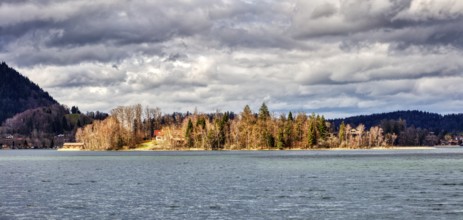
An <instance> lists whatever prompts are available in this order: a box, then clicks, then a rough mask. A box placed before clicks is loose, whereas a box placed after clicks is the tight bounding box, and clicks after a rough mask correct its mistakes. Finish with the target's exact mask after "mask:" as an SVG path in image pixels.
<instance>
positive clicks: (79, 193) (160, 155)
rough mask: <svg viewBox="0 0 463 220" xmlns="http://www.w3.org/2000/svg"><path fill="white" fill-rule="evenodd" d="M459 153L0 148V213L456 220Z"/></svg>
mask: <svg viewBox="0 0 463 220" xmlns="http://www.w3.org/2000/svg"><path fill="white" fill-rule="evenodd" d="M462 158H463V149H460V148H452V149H436V150H387V151H384V150H358V151H357V150H355V151H265V152H244V151H241V152H57V151H40V150H29V151H19V150H12V151H0V219H36V218H40V219H463V159H462Z"/></svg>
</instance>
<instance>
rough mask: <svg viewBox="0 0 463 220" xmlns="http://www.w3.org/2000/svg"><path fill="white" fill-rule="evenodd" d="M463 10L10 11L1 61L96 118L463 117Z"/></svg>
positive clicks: (160, 3)
mask: <svg viewBox="0 0 463 220" xmlns="http://www.w3.org/2000/svg"><path fill="white" fill-rule="evenodd" d="M462 55H463V1H461V0H302V1H297V0H286V1H285V0H275V1H273V0H169V1H165V0H150V1H148V0H145V1H143V0H140V1H137V0H132V1H130V0H106V1H104V0H99V1H92V0H60V1H54V0H0V60H3V61H5V62H6V63H7V64H8V65H10V66H11V67H13V68H15V69H17V70H18V71H19V72H21V73H22V74H24V75H26V76H27V77H29V78H30V79H31V80H32V81H34V82H36V83H37V84H39V86H41V87H42V88H44V89H45V90H46V91H48V92H49V93H50V94H51V95H52V96H53V97H54V98H55V99H56V100H57V101H59V102H60V103H62V104H66V105H69V106H72V105H78V106H79V107H80V109H81V110H83V111H93V110H102V111H109V110H110V109H112V108H114V107H116V106H118V105H130V104H136V103H141V104H143V105H149V106H150V107H155V106H157V107H160V108H161V110H162V111H163V112H172V111H182V112H184V111H187V110H189V111H193V110H194V109H195V107H197V109H198V110H199V111H200V112H214V111H215V110H217V109H218V110H220V111H227V110H230V111H235V112H236V113H238V112H241V111H242V109H243V107H244V106H245V105H246V104H249V105H250V106H251V108H252V109H253V110H254V111H257V110H258V108H259V106H260V105H261V104H262V102H266V103H267V105H268V106H269V108H270V110H271V111H273V112H287V111H296V112H297V111H305V112H316V113H319V114H324V115H325V116H327V117H328V118H333V117H341V116H351V115H356V114H368V113H379V112H387V111H394V110H406V109H418V110H424V111H431V112H438V113H443V114H445V113H452V112H463V111H462V109H463V99H462V98H463V74H462V73H463V56H462Z"/></svg>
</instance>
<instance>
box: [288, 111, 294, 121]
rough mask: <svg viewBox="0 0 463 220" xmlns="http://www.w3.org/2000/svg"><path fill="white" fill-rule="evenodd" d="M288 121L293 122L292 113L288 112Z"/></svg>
mask: <svg viewBox="0 0 463 220" xmlns="http://www.w3.org/2000/svg"><path fill="white" fill-rule="evenodd" d="M288 121H294V118H293V113H292V112H289V114H288Z"/></svg>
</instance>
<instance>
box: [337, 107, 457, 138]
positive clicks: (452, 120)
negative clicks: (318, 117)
mask: <svg viewBox="0 0 463 220" xmlns="http://www.w3.org/2000/svg"><path fill="white" fill-rule="evenodd" d="M388 120H403V121H405V122H406V126H409V127H410V126H413V127H415V128H421V129H426V130H428V131H432V132H434V133H436V134H439V133H459V132H463V114H449V115H440V114H436V113H429V112H423V111H416V110H415V111H395V112H390V113H381V114H372V115H360V116H354V117H348V118H343V119H334V120H329V121H330V122H331V123H333V124H334V125H335V126H339V125H340V124H341V122H344V123H347V124H350V125H352V126H357V125H359V124H363V125H365V127H366V128H370V127H372V126H376V125H379V124H382V123H384V122H385V121H388Z"/></svg>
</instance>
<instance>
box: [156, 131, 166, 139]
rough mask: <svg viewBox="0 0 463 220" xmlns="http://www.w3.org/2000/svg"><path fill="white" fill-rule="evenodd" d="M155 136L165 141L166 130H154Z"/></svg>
mask: <svg viewBox="0 0 463 220" xmlns="http://www.w3.org/2000/svg"><path fill="white" fill-rule="evenodd" d="M154 138H155V139H156V141H165V140H166V139H165V136H164V132H162V130H154Z"/></svg>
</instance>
